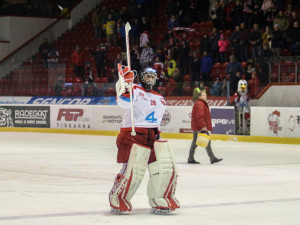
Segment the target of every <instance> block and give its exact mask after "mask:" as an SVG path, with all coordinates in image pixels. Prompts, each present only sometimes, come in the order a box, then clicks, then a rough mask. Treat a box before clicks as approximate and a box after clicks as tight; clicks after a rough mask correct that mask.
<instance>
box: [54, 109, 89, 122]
mask: <svg viewBox="0 0 300 225" xmlns="http://www.w3.org/2000/svg"><path fill="white" fill-rule="evenodd" d="M80 116H83V109H59V112H58V115H57V120H58V121H61V119H62V117H65V120H66V121H77V119H78V117H80Z"/></svg>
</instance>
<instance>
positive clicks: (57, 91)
mask: <svg viewBox="0 0 300 225" xmlns="http://www.w3.org/2000/svg"><path fill="white" fill-rule="evenodd" d="M64 81H65V79H64V78H63V77H62V76H61V75H60V76H59V77H58V78H57V79H56V81H55V83H54V95H55V96H61V92H62V90H63V85H64V83H65V82H64Z"/></svg>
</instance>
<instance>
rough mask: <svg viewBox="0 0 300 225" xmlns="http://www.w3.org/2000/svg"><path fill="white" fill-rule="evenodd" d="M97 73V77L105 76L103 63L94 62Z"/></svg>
mask: <svg viewBox="0 0 300 225" xmlns="http://www.w3.org/2000/svg"><path fill="white" fill-rule="evenodd" d="M96 68H97V75H98V77H101V78H102V77H105V64H104V63H96Z"/></svg>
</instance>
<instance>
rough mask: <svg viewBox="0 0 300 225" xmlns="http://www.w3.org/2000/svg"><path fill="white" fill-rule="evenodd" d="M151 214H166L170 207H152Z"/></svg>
mask: <svg viewBox="0 0 300 225" xmlns="http://www.w3.org/2000/svg"><path fill="white" fill-rule="evenodd" d="M150 212H151V213H152V214H157V215H168V214H170V213H171V212H172V210H171V209H157V208H152V209H151V211H150Z"/></svg>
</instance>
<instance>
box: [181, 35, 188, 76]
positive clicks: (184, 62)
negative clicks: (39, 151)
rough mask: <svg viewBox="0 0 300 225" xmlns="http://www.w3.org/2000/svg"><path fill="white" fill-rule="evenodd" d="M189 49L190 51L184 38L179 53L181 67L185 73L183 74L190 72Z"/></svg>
mask: <svg viewBox="0 0 300 225" xmlns="http://www.w3.org/2000/svg"><path fill="white" fill-rule="evenodd" d="M189 51H190V47H189V46H188V45H187V44H186V42H185V40H182V41H181V43H180V45H179V48H178V55H179V68H180V70H181V72H182V73H183V75H185V74H187V73H188V64H189Z"/></svg>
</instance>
